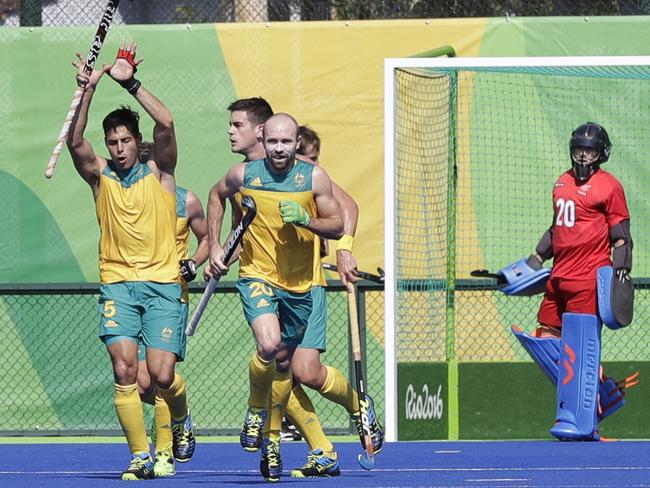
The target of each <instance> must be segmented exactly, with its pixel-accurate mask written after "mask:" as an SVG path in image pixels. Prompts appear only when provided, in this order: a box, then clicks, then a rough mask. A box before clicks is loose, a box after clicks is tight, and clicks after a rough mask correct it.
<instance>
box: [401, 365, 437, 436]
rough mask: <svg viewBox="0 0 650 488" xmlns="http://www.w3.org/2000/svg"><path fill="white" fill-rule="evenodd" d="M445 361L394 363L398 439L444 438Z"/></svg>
mask: <svg viewBox="0 0 650 488" xmlns="http://www.w3.org/2000/svg"><path fill="white" fill-rule="evenodd" d="M447 375H448V367H447V363H399V364H398V365H397V378H398V381H397V384H398V387H397V390H398V400H397V415H398V417H397V418H398V432H399V440H400V441H404V440H409V441H413V440H427V439H447V438H448V434H449V432H448V430H449V425H448V424H449V408H448V407H449V403H448V398H449V395H448V381H447Z"/></svg>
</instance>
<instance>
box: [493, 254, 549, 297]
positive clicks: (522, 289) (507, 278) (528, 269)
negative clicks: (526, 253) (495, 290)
mask: <svg viewBox="0 0 650 488" xmlns="http://www.w3.org/2000/svg"><path fill="white" fill-rule="evenodd" d="M497 274H499V275H501V276H503V278H504V284H503V285H502V286H501V288H500V289H501V291H502V292H503V293H505V294H506V295H516V296H531V295H537V294H539V293H544V290H545V288H546V282H547V281H548V279H549V277H550V276H551V268H543V267H542V263H540V262H539V259H537V258H536V257H535V256H530V257H528V258H522V259H520V260H519V261H515V262H514V263H512V264H509V265H508V266H506V267H505V268H502V269H500V270H499V271H498V273H497Z"/></svg>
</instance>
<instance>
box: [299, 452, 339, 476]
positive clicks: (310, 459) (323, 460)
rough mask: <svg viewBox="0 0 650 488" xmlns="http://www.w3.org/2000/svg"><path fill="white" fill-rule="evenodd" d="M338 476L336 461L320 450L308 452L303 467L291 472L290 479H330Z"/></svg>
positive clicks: (337, 463)
mask: <svg viewBox="0 0 650 488" xmlns="http://www.w3.org/2000/svg"><path fill="white" fill-rule="evenodd" d="M340 474H341V469H340V468H339V462H338V460H337V459H336V458H331V457H329V456H326V455H325V454H323V451H322V449H314V450H313V451H310V452H309V454H308V455H307V462H306V463H305V465H304V466H303V467H302V468H296V469H292V470H291V477H292V478H321V477H322V478H330V477H332V476H339V475H340Z"/></svg>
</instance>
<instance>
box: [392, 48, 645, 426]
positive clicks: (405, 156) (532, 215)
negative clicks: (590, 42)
mask: <svg viewBox="0 0 650 488" xmlns="http://www.w3.org/2000/svg"><path fill="white" fill-rule="evenodd" d="M649 78H650V58H649V57H565V58H543V57H538V58H464V59H463V58H435V59H421V58H420V59H413V58H410V59H387V60H386V63H385V149H386V151H385V152H386V154H385V158H386V159H385V185H386V187H385V195H386V200H385V201H386V204H385V205H386V206H385V214H386V222H385V233H386V234H385V246H386V261H385V266H386V280H387V281H386V291H385V293H386V295H385V300H386V335H385V340H386V363H385V364H386V424H387V425H386V427H387V437H388V438H389V439H395V438H396V435H397V420H396V419H397V399H396V392H397V391H398V384H397V383H398V379H397V364H398V363H418V362H441V363H445V362H446V363H448V364H449V365H452V367H453V365H454V364H457V362H471V361H513V362H514V361H528V360H529V358H528V356H527V355H526V353H525V351H523V349H522V348H521V347H520V346H519V345H518V343H517V342H516V340H515V339H514V337H512V335H511V333H510V325H511V324H518V325H520V326H521V327H522V328H524V329H526V330H531V329H532V328H533V327H534V326H535V324H536V313H537V308H538V306H539V302H540V297H539V296H536V297H530V298H519V297H517V298H512V297H511V298H506V297H505V296H504V295H503V294H501V293H499V292H498V291H497V290H495V287H494V285H493V284H494V282H493V281H490V280H481V279H475V278H471V276H470V271H472V270H474V269H478V268H486V269H488V270H490V271H493V272H496V271H497V270H499V269H500V268H502V267H503V266H505V265H507V264H509V263H511V262H513V261H515V260H516V259H519V258H521V257H523V256H528V255H529V254H530V253H531V252H532V251H533V250H534V248H535V245H536V244H537V242H538V240H539V238H540V237H541V235H542V233H543V232H544V230H545V229H547V228H548V227H549V226H550V224H551V223H552V222H551V220H552V218H553V209H552V200H551V192H552V187H553V183H554V182H555V180H556V178H557V177H558V176H559V175H560V174H561V173H562V172H563V171H565V170H567V169H569V168H570V159H569V139H570V136H571V132H572V131H573V129H574V128H576V127H577V126H578V125H580V124H581V123H584V122H587V121H593V122H597V123H599V124H601V125H603V126H604V127H605V128H606V129H607V131H608V133H609V135H610V138H611V140H612V144H613V149H612V156H611V158H610V160H609V161H608V162H607V163H605V164H604V166H603V168H604V169H605V170H607V171H610V172H611V173H613V174H614V175H615V176H616V177H617V178H618V179H619V180H620V181H621V183H622V184H623V187H624V189H625V191H626V196H627V199H628V205H629V208H630V213H631V222H632V235H633V239H634V244H635V246H634V269H633V271H632V276H633V277H634V278H635V283H636V285H637V295H636V303H635V322H636V324H637V326H636V327H635V326H634V324H633V326H632V327H630V328H629V329H626V330H625V331H624V332H623V331H621V332H617V333H615V334H607V338H606V339H605V340H604V343H603V360H643V359H647V357H648V352H647V347H646V340H645V338H644V336H645V333H644V332H643V330H642V327H640V326H639V325H638V324H640V323H643V322H644V320H645V319H646V318H647V317H648V315H649V312H650V311H649V310H648V308H649V307H650V300H648V299H649V298H650V297H648V294H647V292H646V290H645V285H646V278H648V277H650V263H649V262H648V260H647V259H646V254H647V252H648V249H649V247H648V242H647V240H648V237H647V236H648V235H650V234H649V233H648V231H649V230H650V229H648V227H650V208H649V203H648V197H647V195H648V188H650V163H649V162H648V156H649V154H648V153H649V151H648V149H649V148H650V111H649V110H648V106H649V104H650V80H649ZM547 265H548V264H547ZM449 378H450V380H449V381H450V384H449V385H448V386H449V394H450V396H453V395H454V385H453V384H452V382H453V381H454V379H453V374H450V376H449ZM449 408H454V401H453V398H450V407H449ZM451 428H452V427H451V426H450V429H451Z"/></svg>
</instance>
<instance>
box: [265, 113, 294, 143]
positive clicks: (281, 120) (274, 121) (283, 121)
mask: <svg viewBox="0 0 650 488" xmlns="http://www.w3.org/2000/svg"><path fill="white" fill-rule="evenodd" d="M267 127H269V128H271V127H272V128H273V129H277V128H278V127H282V128H283V130H287V129H288V128H289V127H292V128H293V131H294V132H295V134H296V137H298V127H299V126H298V122H297V121H296V119H294V118H293V116H291V115H289V114H285V113H278V114H275V115H272V116H271V117H269V119H268V120H267V121H266V123H265V124H264V132H266V130H267Z"/></svg>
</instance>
